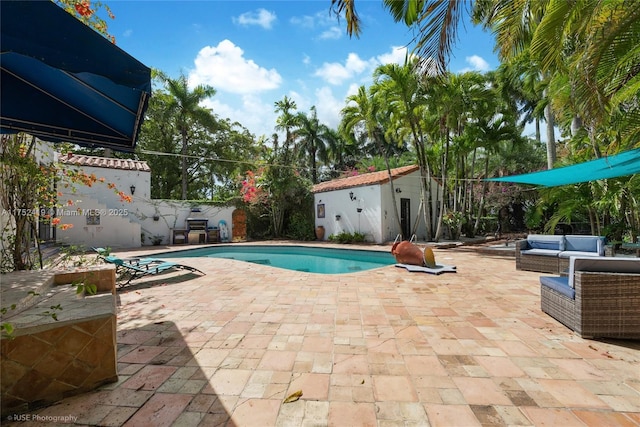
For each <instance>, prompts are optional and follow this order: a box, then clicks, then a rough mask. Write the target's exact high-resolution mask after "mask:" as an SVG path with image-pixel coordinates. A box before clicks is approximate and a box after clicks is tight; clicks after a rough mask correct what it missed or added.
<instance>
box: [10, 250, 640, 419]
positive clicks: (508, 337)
mask: <svg viewBox="0 0 640 427" xmlns="http://www.w3.org/2000/svg"><path fill="white" fill-rule="evenodd" d="M323 245H324V243H323ZM381 249H382V250H384V251H388V248H381ZM436 252H437V258H438V260H439V261H441V262H446V263H447V264H454V265H458V272H457V273H456V274H443V275H440V276H431V275H421V274H415V273H408V272H406V271H404V270H400V269H397V268H394V267H388V268H381V269H377V270H372V271H368V272H359V273H355V274H349V275H335V276H322V275H313V274H307V273H303V272H285V271H282V270H277V269H274V268H269V267H265V266H259V265H253V264H247V263H242V262H239V261H233V260H229V261H226V260H225V261H216V262H210V261H209V260H195V259H193V258H178V259H176V261H177V262H181V263H185V264H189V263H192V262H197V263H198V267H199V268H201V269H203V271H205V272H206V273H207V274H206V275H205V276H202V277H196V278H190V279H188V280H184V281H180V282H176V283H172V282H170V281H167V280H166V279H164V278H163V279H162V280H161V281H156V282H154V280H157V279H155V278H149V279H148V280H146V279H142V280H140V284H139V285H137V284H134V285H133V286H130V287H129V288H125V289H124V290H121V291H119V293H118V298H119V313H118V325H117V326H118V329H119V331H118V334H119V337H120V338H121V339H120V340H119V342H118V358H119V360H118V369H119V380H118V382H116V383H113V384H107V385H105V386H103V387H102V388H101V389H100V390H98V391H96V392H93V393H87V394H84V395H80V396H76V397H71V398H68V399H64V400H63V401H62V402H60V403H59V404H56V405H52V406H50V407H48V408H42V409H39V410H37V411H34V412H33V413H34V414H51V415H62V416H64V415H69V414H73V415H77V416H78V417H79V418H78V423H80V425H109V426H121V425H124V424H125V423H128V424H127V425H135V426H138V425H143V426H144V425H153V426H154V427H155V425H163V423H165V424H173V425H176V426H183V425H184V426H191V425H198V424H199V425H200V426H210V425H213V426H218V425H219V426H225V427H229V426H231V425H232V424H233V425H238V426H251V427H253V426H254V425H256V426H260V427H270V426H282V427H292V426H301V427H311V426H313V427H317V426H329V425H331V426H340V427H342V426H345V425H349V426H351V425H357V426H363V425H371V426H377V427H391V426H403V427H411V426H415V427H427V426H438V425H464V426H465V427H466V426H478V425H486V426H489V425H491V426H494V425H495V426H502V425H513V426H533V425H562V426H565V425H567V426H571V425H576V426H577V425H579V426H581V427H584V426H585V425H598V426H599V425H619V426H622V427H626V426H631V425H640V415H638V414H640V379H639V377H638V363H640V358H639V356H638V354H640V353H639V352H638V351H639V350H640V344H637V343H635V342H629V341H625V342H616V341H611V342H608V341H596V340H585V339H582V338H580V337H579V336H577V335H576V334H575V333H573V332H571V331H570V330H568V329H567V328H566V327H564V326H563V325H561V324H559V323H558V322H557V321H555V320H554V319H552V318H550V317H549V316H547V315H546V314H544V313H543V312H541V311H540V308H539V307H540V305H539V304H540V299H539V298H540V295H539V276H540V274H538V273H535V272H524V271H517V270H515V265H514V260H513V258H506V257H492V256H486V255H478V254H476V253H474V252H473V250H471V249H463V250H458V249H455V250H439V249H436ZM139 253H140V254H141V255H145V256H147V255H149V253H150V252H149V251H146V252H145V251H140V252H139ZM135 254H137V253H136V252H132V253H131V255H135ZM128 255H129V254H127V256H128ZM154 353H155V354H154ZM297 390H302V391H303V396H302V398H301V399H300V400H298V401H297V402H293V403H290V404H283V403H282V401H283V400H284V399H285V398H286V397H287V396H288V395H289V394H291V393H293V392H294V391H297ZM158 417H162V420H160V419H158ZM4 424H5V423H4V422H3V426H4ZM48 424H50V423H47V425H48ZM8 425H11V424H8ZM34 425H45V424H43V423H35V424H34Z"/></svg>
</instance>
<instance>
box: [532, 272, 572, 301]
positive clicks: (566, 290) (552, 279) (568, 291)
mask: <svg viewBox="0 0 640 427" xmlns="http://www.w3.org/2000/svg"><path fill="white" fill-rule="evenodd" d="M540 284H542V285H543V286H546V287H548V288H551V289H553V290H554V291H557V292H559V293H561V294H562V295H564V296H566V297H567V298H571V299H576V291H575V289H573V287H571V286H569V278H568V277H557V276H541V277H540Z"/></svg>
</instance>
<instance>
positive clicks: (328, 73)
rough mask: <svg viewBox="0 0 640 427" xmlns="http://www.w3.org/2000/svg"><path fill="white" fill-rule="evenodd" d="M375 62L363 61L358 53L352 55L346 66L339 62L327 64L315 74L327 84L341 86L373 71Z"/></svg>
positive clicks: (348, 58) (345, 63) (349, 56)
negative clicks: (368, 71)
mask: <svg viewBox="0 0 640 427" xmlns="http://www.w3.org/2000/svg"><path fill="white" fill-rule="evenodd" d="M376 62H377V61H375V60H373V59H370V60H368V61H364V60H362V59H361V58H360V57H359V56H358V54H357V53H350V54H349V55H348V56H347V59H346V61H345V62H344V64H340V63H338V62H330V63H329V62H325V63H324V64H322V66H321V67H320V68H318V69H317V70H316V72H315V73H314V75H315V76H317V77H320V78H322V79H323V80H325V81H326V82H327V83H329V84H332V85H339V84H342V83H344V82H345V81H346V80H348V79H352V78H355V77H356V76H358V75H361V74H362V73H364V72H365V71H367V70H372V69H373V68H374V67H375V65H376Z"/></svg>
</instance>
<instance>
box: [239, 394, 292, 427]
mask: <svg viewBox="0 0 640 427" xmlns="http://www.w3.org/2000/svg"><path fill="white" fill-rule="evenodd" d="M281 404H282V402H281V401H280V400H269V399H247V400H243V401H240V402H238V405H237V406H236V407H235V409H234V411H233V414H232V416H231V421H232V423H233V425H237V426H261V425H263V426H272V425H275V423H276V418H277V417H278V409H280V405H281Z"/></svg>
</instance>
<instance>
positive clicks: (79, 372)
mask: <svg viewBox="0 0 640 427" xmlns="http://www.w3.org/2000/svg"><path fill="white" fill-rule="evenodd" d="M39 273H40V274H44V275H45V279H44V280H40V279H39V278H38V274H39ZM12 278H13V279H15V280H13V279H12ZM31 278H33V280H30V279H31ZM77 281H85V283H88V284H95V285H96V286H97V287H98V289H99V293H98V294H96V295H91V296H83V295H80V296H77V295H76V291H75V288H74V287H72V286H70V285H69V283H74V282H77ZM12 283H14V284H15V283H22V284H24V283H37V284H38V285H37V291H34V292H37V293H38V294H40V296H38V297H37V298H35V299H34V298H28V297H26V296H25V295H27V293H28V292H29V290H33V289H29V286H19V287H16V286H12ZM2 287H3V292H2V296H3V302H2V304H3V307H4V306H7V305H11V304H12V303H15V304H16V305H17V306H21V307H22V310H20V311H19V312H18V313H11V312H10V313H9V314H12V316H11V317H8V318H7V317H6V316H5V317H3V318H2V322H3V323H4V322H8V323H11V324H12V325H13V327H14V328H15V331H14V333H13V336H12V337H9V338H7V337H3V339H2V341H1V342H0V353H1V366H0V377H1V378H2V382H1V391H2V417H6V416H7V415H11V414H16V413H21V412H25V411H28V410H31V409H33V408H36V407H39V406H44V405H48V404H51V403H54V402H56V401H58V400H61V399H63V398H65V397H68V396H72V395H75V394H79V393H83V392H87V391H90V390H93V389H95V388H97V387H99V386H101V385H103V384H106V383H110V382H115V381H117V379H118V375H117V344H116V304H115V298H116V297H115V270H114V269H113V267H112V266H100V267H94V268H89V269H81V270H75V271H67V272H62V273H60V274H53V275H51V274H50V273H47V272H37V271H35V272H20V273H15V274H7V275H4V276H3V278H2ZM12 300H13V302H11V301H12ZM57 304H60V306H61V307H62V310H59V311H57V312H56V317H57V319H58V320H55V319H54V318H53V317H51V316H46V315H43V313H44V312H46V311H47V310H49V311H50V308H51V306H55V305H57Z"/></svg>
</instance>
